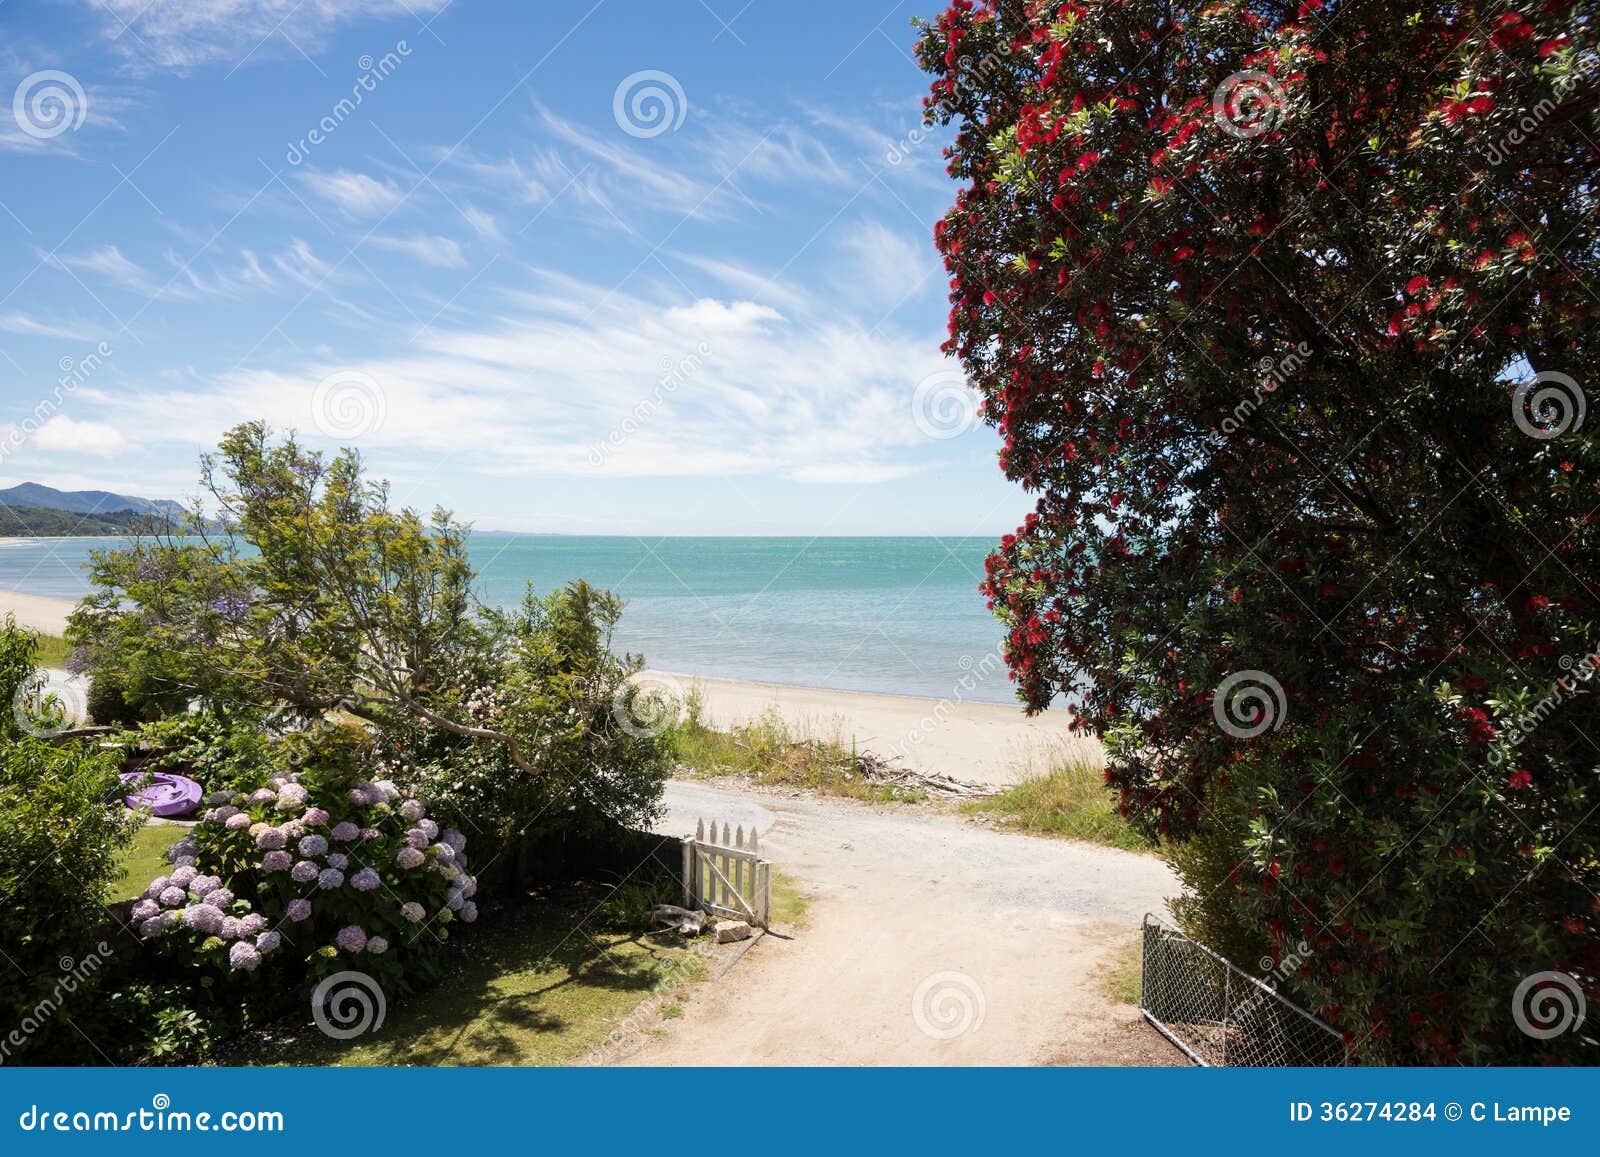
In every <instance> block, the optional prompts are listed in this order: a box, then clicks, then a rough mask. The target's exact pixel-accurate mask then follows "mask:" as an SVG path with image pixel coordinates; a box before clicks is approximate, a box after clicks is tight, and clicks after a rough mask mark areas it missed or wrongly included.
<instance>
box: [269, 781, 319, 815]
mask: <svg viewBox="0 0 1600 1157" xmlns="http://www.w3.org/2000/svg"><path fill="white" fill-rule="evenodd" d="M310 798H311V793H310V792H308V791H306V789H305V788H303V787H301V786H300V785H299V784H298V783H286V784H284V785H283V786H282V787H281V788H279V789H278V801H277V807H278V810H279V811H281V812H292V811H299V810H300V809H301V808H303V807H305V806H306V800H308V799H310Z"/></svg>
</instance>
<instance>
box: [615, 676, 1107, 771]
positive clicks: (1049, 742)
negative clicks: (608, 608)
mask: <svg viewBox="0 0 1600 1157" xmlns="http://www.w3.org/2000/svg"><path fill="white" fill-rule="evenodd" d="M640 678H641V679H643V680H644V681H646V682H647V683H649V684H651V685H657V686H661V687H662V688H663V690H666V691H669V692H671V693H675V694H677V695H680V696H681V695H683V694H686V693H687V692H688V691H689V690H690V689H692V688H698V689H699V693H700V698H701V701H702V703H703V704H704V711H705V715H706V720H707V722H709V723H711V724H713V725H715V726H719V727H728V726H731V725H734V724H737V723H741V722H745V721H747V720H750V719H752V718H755V717H757V716H759V715H761V714H763V713H764V712H766V711H767V710H769V709H772V708H775V709H776V710H777V712H778V714H779V715H780V716H782V718H783V720H784V722H785V723H787V724H788V725H789V727H790V729H791V730H793V731H795V732H798V733H799V734H801V735H803V736H809V737H812V738H818V739H837V740H839V741H841V742H843V743H845V744H849V743H850V742H852V741H854V742H855V744H856V745H857V746H858V747H860V748H861V749H863V750H866V751H871V752H872V753H873V754H875V755H879V756H882V757H884V758H892V759H896V760H898V761H899V762H901V763H902V764H904V765H905V766H907V767H913V768H916V769H917V770H919V771H930V772H940V773H942V774H945V775H953V776H955V777H956V778H957V779H962V780H966V781H968V782H969V783H982V784H1012V783H1018V782H1020V781H1021V780H1023V779H1025V778H1027V777H1028V776H1029V775H1030V774H1033V775H1037V774H1042V773H1043V772H1044V771H1045V770H1047V768H1048V765H1049V764H1050V763H1051V762H1052V761H1054V760H1055V759H1058V758H1060V757H1061V756H1062V755H1063V754H1065V753H1068V752H1071V753H1075V754H1081V755H1083V756H1085V757H1086V758H1088V759H1090V760H1091V761H1093V762H1094V763H1100V762H1101V761H1102V759H1103V758H1104V757H1103V754H1102V752H1101V750H1100V745H1099V744H1098V743H1097V742H1095V741H1094V740H1093V739H1084V738H1081V737H1079V736H1075V735H1072V734H1071V733H1070V732H1069V731H1068V730H1067V725H1068V723H1069V722H1070V720H1071V718H1072V716H1071V715H1070V714H1069V713H1068V711H1067V710H1066V709H1065V708H1059V707H1058V708H1054V709H1052V710H1050V711H1047V712H1045V713H1044V714H1043V715H1036V716H1034V717H1033V718H1031V719H1030V718H1028V717H1027V716H1025V715H1024V714H1023V713H1022V708H1021V707H1020V706H1017V707H1013V706H1009V705H1007V704H1002V703H973V702H960V701H957V700H954V699H924V698H919V697H916V696H911V695H878V694H874V693H872V692H868V691H833V690H829V689H827V688H823V687H791V686H788V685H786V684H782V683H744V682H738V681H735V680H732V679H707V678H692V677H690V676H686V675H675V674H672V673H669V672H664V671H648V672H645V673H644V674H643V675H642V676H640Z"/></svg>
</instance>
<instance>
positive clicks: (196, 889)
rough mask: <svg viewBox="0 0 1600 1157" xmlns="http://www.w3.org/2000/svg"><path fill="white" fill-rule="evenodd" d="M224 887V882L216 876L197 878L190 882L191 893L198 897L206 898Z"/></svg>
mask: <svg viewBox="0 0 1600 1157" xmlns="http://www.w3.org/2000/svg"><path fill="white" fill-rule="evenodd" d="M220 887H222V881H221V880H219V879H218V878H217V877H215V876H196V877H195V878H194V879H192V880H190V881H189V891H191V892H193V893H194V894H195V895H196V896H204V895H206V894H207V893H208V892H215V891H216V890H217V889H218V888H220Z"/></svg>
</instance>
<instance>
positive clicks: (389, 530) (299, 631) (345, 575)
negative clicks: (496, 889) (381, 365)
mask: <svg viewBox="0 0 1600 1157" xmlns="http://www.w3.org/2000/svg"><path fill="white" fill-rule="evenodd" d="M202 478H203V483H204V487H205V490H206V493H207V495H208V496H209V499H210V503H209V505H210V506H211V507H212V508H213V513H212V516H211V517H210V518H209V519H206V518H201V517H199V516H198V515H197V516H195V517H194V519H193V520H192V522H191V525H190V526H189V527H188V528H187V529H188V532H189V533H188V534H187V535H185V536H182V537H177V538H153V539H146V540H142V541H137V542H135V543H133V544H132V545H131V546H129V547H127V548H125V549H121V550H114V551H105V552H100V553H98V554H96V555H95V557H94V565H93V570H92V578H93V582H94V590H93V591H92V593H91V594H90V595H89V596H88V597H87V598H86V599H85V600H84V601H83V603H82V605H81V606H80V607H79V608H78V610H77V611H75V612H74V614H73V615H72V618H71V622H70V627H69V634H70V636H71V638H72V639H73V641H74V642H75V643H76V644H77V645H78V647H79V655H78V658H79V661H80V662H82V663H83V664H85V665H86V666H87V667H88V668H89V669H91V670H94V671H97V672H98V671H112V672H115V673H116V675H117V676H118V677H119V678H120V680H121V682H122V685H123V686H124V688H125V689H126V690H125V693H126V694H127V696H128V697H130V698H134V697H137V698H138V699H140V700H141V701H145V702H160V703H165V704H167V705H169V706H177V705H182V704H187V703H189V702H191V701H195V700H198V701H199V702H200V703H201V704H203V705H204V706H205V707H206V708H207V709H209V710H210V711H213V712H215V713H216V714H218V715H220V716H222V717H224V718H225V719H231V720H233V721H236V722H248V723H251V724H258V723H261V722H264V721H267V720H268V718H269V717H271V718H272V719H273V720H275V722H276V723H277V724H278V725H279V726H280V727H281V728H285V729H288V730H293V729H294V728H295V727H297V726H306V725H310V724H314V723H319V722H320V721H322V720H324V719H326V718H327V717H329V716H330V715H332V714H334V713H340V712H342V713H344V714H347V715H352V716H355V717H357V718H359V719H362V720H365V721H367V722H368V723H369V724H371V725H373V727H374V728H375V730H376V733H377V738H378V741H379V749H380V751H381V752H382V753H383V758H384V759H385V760H386V761H388V765H389V767H391V768H392V767H394V766H395V765H404V767H405V769H406V771H407V781H408V782H411V781H412V780H426V781H427V785H428V787H429V789H430V791H432V792H433V795H432V797H431V798H433V799H434V800H436V801H437V805H438V807H439V808H440V809H441V810H442V811H446V812H449V813H451V816H450V818H451V820H452V822H457V823H459V824H460V825H461V826H463V827H464V828H466V829H467V830H468V832H469V834H473V835H475V836H476V835H478V834H480V833H483V832H484V831H485V829H486V828H487V829H488V830H489V831H492V832H493V833H494V835H495V837H496V838H497V839H508V838H511V837H512V836H519V837H520V836H521V835H523V834H525V833H527V832H528V831H529V829H530V824H531V823H532V820H533V819H534V817H536V816H546V815H547V816H548V819H547V820H546V821H545V824H544V826H543V827H538V828H536V829H535V830H537V831H546V830H548V828H549V826H550V825H551V824H554V823H559V822H563V821H570V820H571V818H572V812H573V809H574V807H575V806H576V804H575V803H574V802H573V801H574V800H575V801H578V802H586V803H587V805H589V806H588V807H587V808H586V810H585V811H584V812H583V815H584V818H585V820H586V821H592V822H593V823H595V824H600V823H602V822H609V823H617V822H622V823H637V822H643V821H647V820H648V819H649V818H650V816H651V815H652V814H653V812H654V809H655V807H656V805H657V802H658V800H659V798H660V794H661V785H662V782H663V781H664V779H665V775H666V757H665V754H664V749H663V746H662V744H661V743H659V742H658V741H657V740H656V737H655V736H653V735H640V734H637V733H636V732H637V729H634V731H629V730H627V729H625V728H623V726H622V721H621V720H619V719H618V718H617V715H618V713H617V712H616V711H614V704H616V703H617V702H618V701H619V699H618V697H619V695H621V694H622V689H621V686H622V684H623V683H624V682H625V681H626V680H627V678H628V677H629V676H630V675H631V674H633V673H634V672H635V671H636V670H637V669H638V668H639V666H640V665H641V663H640V661H638V660H636V659H633V658H631V657H628V656H615V655H612V654H611V653H610V651H609V649H608V644H609V641H610V629H611V627H612V625H613V624H614V623H615V621H616V618H617V616H618V615H619V614H620V613H621V604H620V603H619V602H618V601H617V600H616V599H615V598H613V597H612V596H610V595H608V594H605V593H603V592H598V591H595V590H593V589H592V588H590V587H588V586H586V585H584V584H577V585H575V586H574V587H572V588H570V589H569V590H567V591H564V592H558V593H557V594H556V595H554V596H551V597H550V598H549V599H547V600H543V601H541V600H536V599H533V598H532V597H531V596H530V598H529V600H528V601H527V602H525V603H524V605H523V606H522V608H521V609H520V610H519V611H517V612H515V613H511V614H503V613H500V612H498V611H495V610H493V609H492V608H484V607H481V606H480V605H479V604H478V602H477V599H476V598H475V596H474V594H473V589H472V584H473V582H474V580H475V577H476V576H475V573H474V572H473V570H472V567H471V564H470V562H469V561H468V558H467V546H466V544H467V534H468V530H467V527H466V526H464V525H463V524H461V523H460V522H458V521H456V520H455V519H454V518H453V517H452V516H451V515H450V514H449V513H447V512H445V511H443V510H436V511H435V512H434V513H433V515H432V516H431V517H429V518H426V519H425V518H423V517H422V516H421V515H419V514H418V513H417V512H415V511H413V510H409V509H403V510H396V509H394V508H393V506H392V505H391V503H390V501H389V491H388V487H387V484H385V483H381V482H373V481H369V480H367V479H366V478H365V477H364V476H363V472H362V464H361V460H360V458H359V456H358V455H357V454H356V453H355V452H354V451H350V450H346V451H344V452H342V453H340V454H339V455H337V456H335V457H333V458H332V459H331V460H330V459H326V458H324V457H323V456H322V455H320V454H316V453H312V452H309V451H307V450H306V449H305V448H304V447H302V446H301V445H300V444H299V442H298V441H296V439H295V438H294V437H293V436H292V435H290V436H288V437H286V438H284V439H283V440H282V441H278V442H275V441H274V440H273V439H272V437H271V435H270V433H269V431H268V430H267V428H266V427H265V426H264V425H263V424H261V423H249V424H246V425H243V426H240V427H238V428H237V429H235V430H233V431H232V432H231V433H229V434H228V436H227V437H226V438H224V440H223V441H222V444H221V446H220V448H219V452H218V453H217V454H216V455H212V456H207V457H206V458H205V459H204V460H203V467H202ZM568 797H571V798H570V799H569V798H568ZM557 800H566V801H567V802H566V803H564V805H563V806H562V807H561V808H560V809H559V810H556V811H553V812H552V811H551V805H552V803H553V801H557ZM567 826H569V827H570V826H571V825H570V823H569V824H568V825H567Z"/></svg>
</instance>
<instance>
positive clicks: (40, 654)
mask: <svg viewBox="0 0 1600 1157" xmlns="http://www.w3.org/2000/svg"><path fill="white" fill-rule="evenodd" d="M37 638H38V640H39V642H38V647H37V649H36V650H35V651H34V656H33V661H34V662H35V663H37V664H38V665H39V666H41V667H65V666H66V665H67V658H68V656H70V655H71V654H72V644H71V643H69V642H67V641H66V640H65V639H63V638H61V636H59V635H46V634H44V633H43V632H40V633H39V634H38V635H37Z"/></svg>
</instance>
